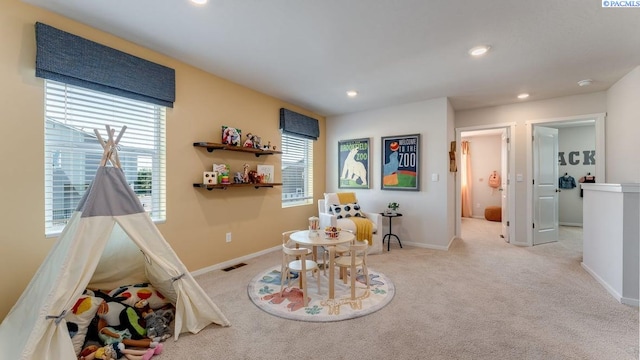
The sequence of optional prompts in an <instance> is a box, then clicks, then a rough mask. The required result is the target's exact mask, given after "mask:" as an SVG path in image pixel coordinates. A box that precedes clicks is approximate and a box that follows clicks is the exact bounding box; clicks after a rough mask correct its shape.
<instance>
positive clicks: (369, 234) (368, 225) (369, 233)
mask: <svg viewBox="0 0 640 360" xmlns="http://www.w3.org/2000/svg"><path fill="white" fill-rule="evenodd" d="M349 220H351V221H353V223H354V224H355V225H356V239H357V240H358V241H362V240H367V242H368V243H369V246H371V245H373V243H372V242H373V223H372V222H371V220H369V219H368V218H361V217H350V218H349Z"/></svg>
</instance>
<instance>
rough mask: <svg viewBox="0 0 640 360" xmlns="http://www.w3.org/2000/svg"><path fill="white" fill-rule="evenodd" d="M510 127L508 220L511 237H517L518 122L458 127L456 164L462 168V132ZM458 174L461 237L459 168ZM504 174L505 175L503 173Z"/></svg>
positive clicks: (458, 231) (459, 208)
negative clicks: (516, 136)
mask: <svg viewBox="0 0 640 360" xmlns="http://www.w3.org/2000/svg"><path fill="white" fill-rule="evenodd" d="M505 128H507V129H509V142H510V145H509V146H510V148H509V149H510V151H509V159H508V160H507V161H508V163H509V174H507V180H508V181H509V187H508V188H507V191H508V192H507V196H508V198H509V200H508V204H509V208H508V214H509V216H508V221H509V239H515V226H514V225H515V208H516V206H515V199H516V196H515V188H516V187H515V181H514V179H515V168H516V166H515V165H516V160H515V159H516V158H515V148H516V146H515V133H516V123H515V122H510V123H500V124H492V125H479V126H468V127H461V128H456V166H457V167H458V169H460V166H461V165H460V158H461V156H460V141H461V140H462V136H461V134H462V132H465V131H477V130H491V129H505ZM455 174H456V177H455V178H456V199H455V202H456V207H455V209H456V237H457V238H460V237H461V235H462V228H461V222H462V220H461V218H462V216H461V212H462V204H461V196H462V194H461V191H460V187H461V180H460V176H459V174H460V171H459V170H458V172H457V173H455ZM503 176H504V175H503Z"/></svg>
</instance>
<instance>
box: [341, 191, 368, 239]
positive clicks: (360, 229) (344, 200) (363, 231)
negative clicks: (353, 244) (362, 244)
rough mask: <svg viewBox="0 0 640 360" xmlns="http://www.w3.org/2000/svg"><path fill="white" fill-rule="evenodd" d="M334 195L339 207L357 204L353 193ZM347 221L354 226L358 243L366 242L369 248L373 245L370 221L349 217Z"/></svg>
mask: <svg viewBox="0 0 640 360" xmlns="http://www.w3.org/2000/svg"><path fill="white" fill-rule="evenodd" d="M336 195H338V200H340V204H341V205H343V204H349V203H356V202H358V201H357V200H356V193H354V192H339V193H336ZM349 220H351V221H353V223H354V225H355V226H356V239H357V240H358V241H362V240H367V242H369V246H371V245H373V244H372V241H373V224H372V223H371V220H369V219H368V218H360V217H350V218H349Z"/></svg>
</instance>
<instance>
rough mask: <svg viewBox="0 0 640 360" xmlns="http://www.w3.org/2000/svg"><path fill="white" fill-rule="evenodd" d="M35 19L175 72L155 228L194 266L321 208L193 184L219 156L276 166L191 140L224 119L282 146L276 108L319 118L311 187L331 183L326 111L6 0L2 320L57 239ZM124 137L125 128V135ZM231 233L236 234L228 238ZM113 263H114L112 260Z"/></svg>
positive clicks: (0, 102)
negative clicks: (50, 228)
mask: <svg viewBox="0 0 640 360" xmlns="http://www.w3.org/2000/svg"><path fill="white" fill-rule="evenodd" d="M36 21H40V22H43V23H45V24H48V25H51V26H54V27H57V28H59V29H61V30H64V31H67V32H70V33H73V34H76V35H79V36H82V37H85V38H87V39H90V40H93V41H96V42H98V43H101V44H104V45H107V46H110V47H113V48H115V49H118V50H121V51H124V52H127V53H130V54H132V55H136V56H139V57H141V58H144V59H147V60H150V61H153V62H157V63H159V64H162V65H165V66H169V67H172V68H174V69H175V70H176V102H175V107H174V108H173V109H168V110H167V184H168V187H167V221H166V223H163V224H159V225H158V227H159V229H160V231H161V232H162V234H163V235H164V237H165V238H166V239H167V241H168V242H169V243H170V244H171V246H172V247H173V249H174V250H175V251H176V253H177V254H178V256H179V257H180V258H181V259H182V261H183V262H184V263H185V265H186V266H187V268H188V269H189V270H191V271H194V270H198V269H202V268H205V267H208V266H211V265H215V264H219V263H222V262H225V261H229V260H232V259H235V258H238V257H241V256H244V255H247V254H251V253H255V252H258V251H261V250H264V249H267V248H270V247H273V246H276V245H278V243H279V242H280V233H281V232H282V231H284V230H287V229H293V228H304V227H305V226H306V223H307V220H306V219H307V218H308V217H309V216H311V215H313V214H316V213H317V211H316V206H315V205H309V206H304V207H295V208H288V209H282V207H281V202H280V196H281V188H279V187H276V188H273V189H269V188H264V189H258V190H256V189H253V188H239V189H228V190H226V191H221V190H214V191H206V190H202V189H194V188H193V187H192V184H193V183H194V182H199V181H201V179H202V171H205V170H209V169H210V167H211V165H212V164H213V163H220V162H223V161H224V162H226V163H229V164H231V168H232V171H235V170H240V169H241V167H242V164H243V163H245V162H246V163H249V164H251V165H252V166H253V168H255V165H256V164H273V165H275V168H276V180H279V179H281V177H280V175H281V174H280V171H279V167H280V156H279V155H276V156H261V157H260V158H256V157H254V156H252V155H251V156H249V155H248V154H243V153H235V152H223V151H215V152H213V153H211V154H210V153H207V152H206V151H205V150H204V149H199V148H194V147H193V146H192V143H193V142H194V141H214V142H215V141H219V138H220V127H221V126H222V125H230V126H235V127H238V128H240V129H242V130H243V132H244V133H246V132H252V133H253V134H258V135H260V136H261V137H262V139H263V141H265V142H266V141H271V143H272V144H273V145H277V146H279V145H280V133H279V131H278V124H279V120H278V119H279V109H280V108H281V107H286V108H289V109H291V110H294V111H297V112H300V113H302V114H305V115H308V116H311V117H314V118H316V119H319V120H320V134H321V137H320V139H319V140H318V141H316V142H315V143H314V154H313V157H314V172H315V174H317V175H316V176H314V195H315V198H316V199H317V198H319V197H321V196H322V193H323V191H324V188H325V177H324V169H325V140H324V133H325V119H324V118H322V117H320V116H318V115H317V114H313V113H311V112H309V111H307V110H305V109H301V108H298V107H295V106H293V105H290V104H287V103H284V102H283V101H281V100H278V99H275V98H273V97H270V96H267V95H264V94H261V93H258V92H256V91H253V90H251V89H248V88H245V87H242V86H240V85H237V84H234V83H231V82H229V81H227V80H224V79H222V78H220V77H217V76H214V75H211V74H209V73H206V72H204V71H201V70H199V69H196V68H194V67H191V66H189V65H186V64H184V63H182V62H180V61H178V60H176V59H172V58H170V57H167V56H164V55H161V54H158V53H155V52H153V51H150V50H148V49H145V48H143V47H141V46H138V45H135V44H132V43H130V42H127V41H124V40H122V39H120V38H117V37H114V36H111V35H109V34H107V33H104V32H101V31H98V30H95V29H93V28H91V27H88V26H85V25H83V24H80V23H77V22H75V21H71V20H69V19H66V18H64V17H61V16H58V15H56V14H54V13H51V12H48V11H45V10H42V9H40V8H37V7H33V6H30V5H27V4H25V3H22V2H21V1H18V0H5V1H3V2H2V4H1V5H0V44H2V51H0V80H1V81H0V108H1V109H2V110H3V111H2V113H0V125H1V126H0V133H1V134H2V135H3V136H2V138H1V140H0V154H1V155H2V160H1V162H0V179H1V180H0V181H1V183H0V184H1V186H0V225H1V228H0V231H1V235H0V274H2V276H1V277H0V289H1V290H0V293H1V294H2V296H0V318H4V316H5V315H6V313H7V312H8V311H9V310H10V308H11V306H13V304H14V303H15V302H16V300H17V299H18V297H19V296H20V294H21V293H22V291H23V290H24V288H25V287H26V285H27V283H28V282H29V280H30V279H31V277H32V276H33V275H34V273H35V271H36V270H37V268H38V266H39V265H40V263H41V262H42V260H43V259H44V257H45V256H46V255H47V253H48V251H49V250H50V248H51V246H52V244H53V243H54V241H55V239H54V238H45V237H44V186H43V183H42V182H43V178H44V174H43V169H44V146H43V143H44V134H43V129H44V121H43V116H44V115H43V84H44V81H43V80H42V79H40V78H36V77H35V75H34V74H35V70H34V64H35V30H34V24H35V22H36ZM125 136H126V134H125ZM229 231H230V232H232V234H233V241H232V242H231V243H226V242H225V233H226V232H229ZM114 266H117V264H114Z"/></svg>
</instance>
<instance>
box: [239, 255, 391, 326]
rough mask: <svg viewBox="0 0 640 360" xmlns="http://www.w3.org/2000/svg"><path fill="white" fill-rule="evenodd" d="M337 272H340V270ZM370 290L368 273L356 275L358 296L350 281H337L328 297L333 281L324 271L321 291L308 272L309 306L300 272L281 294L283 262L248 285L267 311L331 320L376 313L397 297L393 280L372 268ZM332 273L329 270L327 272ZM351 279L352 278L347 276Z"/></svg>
mask: <svg viewBox="0 0 640 360" xmlns="http://www.w3.org/2000/svg"><path fill="white" fill-rule="evenodd" d="M336 272H337V271H336ZM368 273H369V276H368V278H369V289H367V286H366V282H365V276H364V275H361V274H360V275H357V276H356V296H355V299H353V300H352V299H351V286H350V283H349V281H347V283H346V284H345V283H344V282H343V281H342V280H339V279H336V281H335V282H334V286H333V288H334V298H333V299H328V296H327V294H328V291H329V284H328V282H329V281H328V279H327V277H326V276H324V275H323V272H322V271H321V272H320V292H318V283H317V278H314V277H311V275H307V276H308V279H307V288H308V289H307V299H308V303H307V306H304V303H303V301H302V297H303V296H302V290H300V287H299V285H298V281H297V280H296V279H297V275H293V276H294V278H292V280H291V282H290V287H286V288H285V290H284V291H283V292H282V293H280V289H281V286H280V280H281V274H280V265H276V266H272V267H270V268H268V269H267V270H265V271H262V272H259V273H258V274H256V276H255V277H254V278H253V279H251V281H250V282H249V285H248V286H247V293H248V295H249V298H250V299H251V301H253V303H254V304H255V305H256V306H257V307H258V308H260V309H262V310H264V311H266V312H267V313H269V314H271V315H274V316H279V317H283V318H285V319H291V320H299V321H315V322H330V321H342V320H349V319H355V318H357V317H360V316H365V315H369V314H372V313H374V312H376V311H378V310H380V309H382V308H383V307H385V306H386V305H387V304H389V302H390V301H391V300H392V299H393V295H394V294H395V292H394V287H393V282H392V281H391V280H389V279H388V278H387V277H386V276H385V275H384V274H382V273H381V272H379V271H376V270H375V269H373V268H371V267H369V268H368ZM328 274H329V273H328V272H327V275H328ZM347 279H348V278H347Z"/></svg>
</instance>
